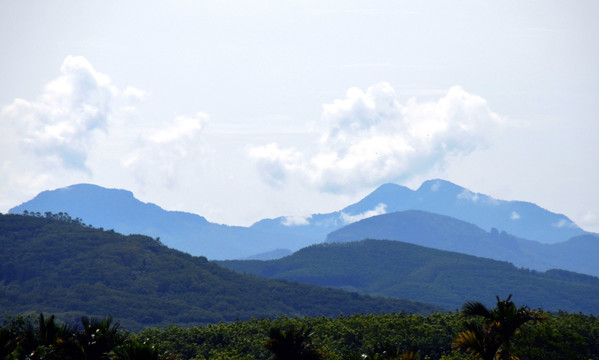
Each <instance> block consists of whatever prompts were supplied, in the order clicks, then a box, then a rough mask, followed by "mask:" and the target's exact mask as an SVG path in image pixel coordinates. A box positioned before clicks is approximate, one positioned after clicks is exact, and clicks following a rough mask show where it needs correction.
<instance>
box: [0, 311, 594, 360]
mask: <svg viewBox="0 0 599 360" xmlns="http://www.w3.org/2000/svg"><path fill="white" fill-rule="evenodd" d="M521 309H522V307H520V308H517V310H518V311H519V310H521ZM496 310H497V308H495V309H493V311H496ZM535 313H536V314H537V315H538V321H528V322H526V323H525V324H523V325H521V326H519V327H518V330H517V331H514V332H513V334H512V336H511V338H510V344H511V345H510V354H511V355H510V356H517V357H518V358H519V359H520V360H547V359H552V360H598V359H599V318H597V317H595V316H592V315H583V314H569V313H564V312H558V313H548V312H543V311H539V312H535ZM472 321H473V320H472V317H470V316H467V314H466V312H459V313H434V314H429V315H419V314H409V313H397V314H378V315H375V314H356V315H342V316H338V317H302V318H292V317H276V318H262V319H252V320H249V321H234V322H228V323H218V324H210V325H205V326H198V327H190V328H181V327H176V326H169V327H150V328H147V329H145V330H143V331H141V332H138V333H130V332H126V331H122V329H121V328H119V326H118V323H114V322H111V319H106V318H105V319H87V318H84V319H83V321H81V323H80V324H78V325H66V324H61V323H59V322H57V321H55V320H54V319H53V318H51V317H46V318H44V317H43V316H37V317H36V316H32V317H29V318H27V317H25V318H24V317H17V318H10V319H7V320H6V321H5V322H4V323H3V325H2V328H0V343H1V344H0V348H2V351H3V353H2V354H0V356H1V357H0V358H2V359H42V358H44V359H116V360H120V359H128V360H133V359H164V360H183V359H196V360H200V359H231V360H235V359H239V360H241V359H243V360H250V359H265V360H266V359H273V360H274V359H322V360H346V359H349V360H351V359H373V360H382V359H420V360H425V359H430V360H437V359H443V360H467V359H476V356H477V355H478V354H477V353H476V352H474V353H472V352H471V351H470V350H468V348H466V347H460V341H459V339H461V338H464V336H465V335H467V334H468V326H469V324H472ZM478 324H480V322H479V323H478ZM65 329H66V330H65ZM92 334H95V338H93V337H92ZM495 346H496V347H497V349H499V351H498V350H497V349H496V348H495V347H491V348H492V349H493V351H497V352H495V353H494V354H495V355H500V354H501V347H500V345H495ZM492 358H493V359H494V358H495V357H492Z"/></svg>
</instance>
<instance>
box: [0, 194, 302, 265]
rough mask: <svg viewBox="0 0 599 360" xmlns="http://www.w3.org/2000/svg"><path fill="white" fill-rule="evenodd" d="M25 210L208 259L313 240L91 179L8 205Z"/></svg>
mask: <svg viewBox="0 0 599 360" xmlns="http://www.w3.org/2000/svg"><path fill="white" fill-rule="evenodd" d="M90 204H93V206H90ZM26 210H27V211H29V212H40V213H42V214H44V213H45V212H48V211H49V212H52V213H58V212H66V213H68V214H69V215H70V216H72V217H74V218H81V219H83V221H84V222H85V223H87V224H91V225H93V226H95V227H102V228H105V229H113V230H115V231H117V232H119V233H122V234H144V235H148V236H152V237H159V238H160V240H161V241H162V242H163V243H164V244H165V245H167V246H169V247H172V248H174V249H177V250H181V251H185V252H187V253H190V254H192V255H198V256H200V255H201V256H205V257H207V258H208V259H237V258H246V257H249V256H252V255H255V254H258V253H265V252H268V251H272V250H274V249H281V248H282V249H287V248H288V249H294V250H297V249H299V248H301V247H303V246H307V245H309V243H307V242H302V241H301V240H300V239H299V238H298V237H297V236H294V235H287V236H280V235H277V234H271V233H267V232H262V231H258V230H255V229H249V228H247V227H241V226H228V225H221V224H215V223H211V222H209V221H207V220H206V219H205V218H204V217H202V216H199V215H195V214H190V213H185V212H180V211H167V210H164V209H162V208H161V207H159V206H157V205H155V204H151V203H144V202H142V201H140V200H138V199H136V198H135V197H134V196H133V194H132V193H131V192H129V191H126V190H118V189H106V188H103V187H100V186H97V185H90V184H78V185H72V186H69V187H66V188H61V189H57V190H52V191H44V192H42V193H40V194H38V195H37V196H36V197H35V198H33V199H32V200H30V201H28V202H26V203H24V204H21V205H19V206H16V207H14V208H12V209H10V211H9V213H11V214H22V213H23V212H24V211H26Z"/></svg>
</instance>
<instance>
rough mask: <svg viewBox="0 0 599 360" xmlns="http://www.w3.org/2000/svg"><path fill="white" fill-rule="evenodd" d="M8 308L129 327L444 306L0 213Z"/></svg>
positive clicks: (2, 288)
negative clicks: (275, 275)
mask: <svg viewBox="0 0 599 360" xmlns="http://www.w3.org/2000/svg"><path fill="white" fill-rule="evenodd" d="M0 270H1V271H0V309H1V310H0V316H2V317H4V316H7V315H15V314H17V313H23V312H31V311H35V312H40V311H43V312H47V313H54V314H57V315H58V316H59V317H60V318H63V319H64V320H68V321H73V320H75V319H76V318H77V317H78V316H80V315H81V314H86V315H89V316H106V315H111V316H114V317H115V318H116V319H117V320H119V321H120V322H121V323H122V324H123V325H124V326H125V327H126V328H129V329H132V330H138V329H141V328H143V327H145V326H149V325H169V324H176V325H180V326H189V325H193V324H203V323H216V322H220V321H233V320H235V319H241V320H243V319H250V318H252V317H264V316H274V315H280V314H286V315H290V316H295V315H298V316H302V315H309V316H320V315H324V316H336V315H338V314H340V313H343V314H352V313H377V312H399V311H408V312H423V313H428V312H432V311H435V310H439V308H437V307H434V306H430V305H426V304H421V303H414V302H410V301H405V300H398V299H387V298H375V297H369V296H361V295H357V294H355V293H348V292H344V291H341V290H334V289H323V288H320V287H317V286H312V285H302V284H295V283H289V282H286V281H274V280H264V279H259V278H256V277H253V276H249V275H247V276H245V275H240V274H238V273H235V272H233V271H231V270H227V269H224V268H221V267H219V266H218V265H216V264H215V263H211V262H208V261H207V260H206V259H205V258H203V257H193V256H191V255H189V254H186V253H183V252H180V251H177V250H173V249H169V248H167V247H165V246H164V245H162V244H161V243H160V242H159V241H157V240H154V239H152V238H149V237H147V236H142V235H129V236H124V235H121V234H118V233H115V232H113V231H103V230H101V229H95V228H89V227H85V226H83V225H81V224H80V223H78V222H76V221H70V220H69V219H68V218H63V219H62V220H56V219H50V218H41V217H34V216H22V215H0Z"/></svg>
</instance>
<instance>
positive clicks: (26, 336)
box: [0, 314, 168, 360]
mask: <svg viewBox="0 0 599 360" xmlns="http://www.w3.org/2000/svg"><path fill="white" fill-rule="evenodd" d="M159 358H161V359H168V356H164V354H162V355H160V356H159V352H158V350H157V349H156V347H155V346H153V345H152V344H150V343H148V342H143V341H138V340H137V338H136V337H135V336H132V334H130V333H127V332H124V331H122V330H121V328H120V324H119V323H118V322H113V320H112V318H110V317H107V318H88V317H82V318H81V321H80V323H79V324H75V325H70V324H67V323H61V322H59V321H57V320H56V319H55V317H54V315H51V316H49V317H45V316H44V315H43V314H40V315H39V316H38V317H33V316H26V317H24V316H17V317H14V318H9V319H6V320H5V321H4V323H3V324H2V327H0V359H7V360H8V359H11V360H12V359H14V360H21V359H23V360H25V359H26V360H42V359H46V360H54V359H56V360H59V359H60V360H82V359H85V360H101V359H113V360H133V359H140V360H141V359H144V360H158V359H159Z"/></svg>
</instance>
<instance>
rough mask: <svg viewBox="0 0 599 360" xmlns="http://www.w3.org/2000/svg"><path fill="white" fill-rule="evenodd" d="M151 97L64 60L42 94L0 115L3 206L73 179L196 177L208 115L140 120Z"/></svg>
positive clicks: (169, 182)
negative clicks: (140, 106)
mask: <svg viewBox="0 0 599 360" xmlns="http://www.w3.org/2000/svg"><path fill="white" fill-rule="evenodd" d="M149 95H150V94H149V93H148V92H146V91H144V90H141V89H138V88H135V87H133V86H127V87H125V88H124V90H123V89H119V88H117V87H116V86H114V85H113V84H112V83H111V80H110V78H109V77H108V76H107V75H105V74H102V73H101V72H99V71H97V70H96V69H95V68H94V67H93V66H92V65H91V64H90V62H89V61H88V60H87V59H86V58H84V57H81V56H68V57H66V58H65V60H64V62H63V64H62V66H61V69H60V75H59V76H58V77H57V78H56V79H54V80H52V81H51V82H49V83H48V84H47V85H46V86H45V87H44V88H43V91H42V93H41V94H40V96H38V97H37V98H36V99H34V100H25V99H16V100H14V101H13V102H12V103H11V104H8V105H6V106H4V107H3V108H2V109H1V111H0V144H2V146H0V192H1V193H3V194H11V195H10V197H11V198H10V199H9V198H8V197H7V198H2V199H0V206H2V207H3V208H9V207H11V206H14V205H15V203H16V202H17V201H18V200H21V201H22V200H25V199H26V198H28V197H30V196H32V195H35V194H36V193H37V192H39V191H42V190H46V189H49V188H55V187H60V186H66V185H70V184H72V183H74V182H87V181H93V182H99V183H101V184H112V185H113V186H119V187H127V188H131V189H132V190H137V191H139V190H140V189H143V188H142V187H143V186H144V185H151V186H157V187H158V188H160V186H165V185H166V186H173V185H174V184H175V183H176V180H175V179H176V178H177V176H180V177H181V178H183V179H191V178H194V177H195V176H197V175H198V174H199V173H201V171H200V169H199V168H200V167H201V165H198V164H200V163H201V159H200V158H201V157H200V156H198V154H199V153H200V152H201V150H202V143H201V142H200V141H199V140H200V134H201V133H202V132H203V130H204V127H205V124H206V122H207V120H208V115H206V114H204V113H197V114H196V115H193V116H177V117H175V118H173V119H154V118H143V119H142V118H140V117H139V114H138V113H137V111H136V109H137V106H138V105H141V104H142V103H143V101H144V100H146V99H147V98H148V96H149ZM117 179H118V182H117ZM148 188H149V186H148Z"/></svg>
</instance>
